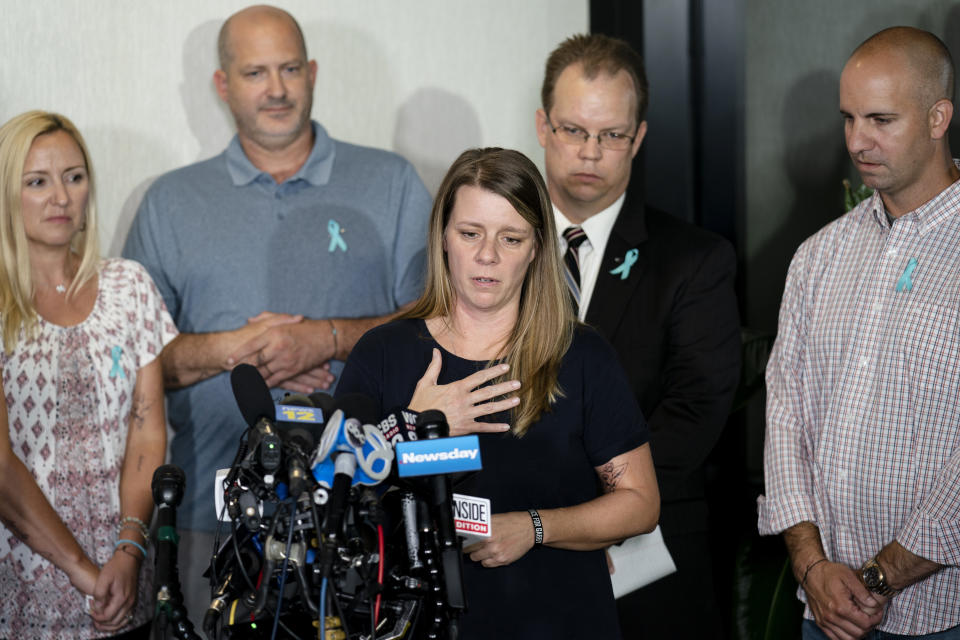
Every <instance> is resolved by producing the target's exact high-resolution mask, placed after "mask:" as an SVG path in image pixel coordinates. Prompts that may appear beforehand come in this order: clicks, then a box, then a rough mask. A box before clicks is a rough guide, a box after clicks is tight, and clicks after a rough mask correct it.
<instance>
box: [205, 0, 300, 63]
mask: <svg viewBox="0 0 960 640" xmlns="http://www.w3.org/2000/svg"><path fill="white" fill-rule="evenodd" d="M265 22H280V23H287V25H289V26H290V27H292V30H293V31H294V32H296V37H297V43H298V45H299V48H300V51H301V52H302V54H303V60H306V59H307V45H306V43H305V42H304V39H303V30H302V29H301V28H300V25H299V24H298V23H297V21H296V20H295V19H294V17H293V16H292V15H290V14H289V13H287V12H286V11H284V10H283V9H278V8H276V7H271V6H269V5H265V4H264V5H255V6H252V7H247V8H246V9H242V10H240V11H238V12H236V13H235V14H233V15H232V16H230V17H229V18H227V20H226V22H224V23H223V26H222V27H220V35H219V36H218V37H217V54H218V56H219V57H220V69H221V70H223V71H227V68H228V67H229V66H230V62H231V61H232V60H233V50H234V47H233V41H232V34H233V32H234V31H238V30H241V29H235V27H243V26H252V25H256V24H262V23H265Z"/></svg>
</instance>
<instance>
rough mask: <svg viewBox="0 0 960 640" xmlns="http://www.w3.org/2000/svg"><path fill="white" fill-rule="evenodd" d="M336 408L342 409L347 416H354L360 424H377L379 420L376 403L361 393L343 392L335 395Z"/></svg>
mask: <svg viewBox="0 0 960 640" xmlns="http://www.w3.org/2000/svg"><path fill="white" fill-rule="evenodd" d="M337 408H338V409H340V410H341V411H343V413H344V415H345V416H346V417H348V418H355V419H357V420H359V421H360V423H361V424H377V423H378V422H380V415H379V413H380V412H379V411H378V410H377V405H376V403H375V402H374V401H373V400H372V399H371V398H370V397H369V396H365V395H363V394H362V393H345V394H343V395H342V396H337Z"/></svg>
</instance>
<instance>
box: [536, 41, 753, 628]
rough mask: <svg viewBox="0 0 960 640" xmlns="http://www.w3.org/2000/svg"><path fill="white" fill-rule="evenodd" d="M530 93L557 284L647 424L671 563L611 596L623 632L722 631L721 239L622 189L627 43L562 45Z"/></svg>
mask: <svg viewBox="0 0 960 640" xmlns="http://www.w3.org/2000/svg"><path fill="white" fill-rule="evenodd" d="M542 100H543V108H542V109H538V110H537V115H536V122H537V137H538V138H539V140H540V145H541V146H542V147H543V148H544V153H545V165H546V174H547V187H548V189H549V191H550V197H551V200H552V201H553V205H554V214H555V216H556V219H557V228H558V229H559V230H561V231H563V237H562V238H561V250H563V251H564V252H565V262H566V263H567V265H568V274H567V275H568V284H570V286H571V291H572V292H573V294H574V298H576V299H578V300H579V307H580V308H579V316H580V319H581V320H584V321H585V322H587V323H588V324H591V325H593V326H594V327H596V328H597V329H598V330H599V331H600V332H601V333H602V334H603V335H604V336H605V337H606V338H607V339H608V340H609V341H610V342H611V343H612V344H613V345H614V347H615V348H616V349H617V352H618V353H619V355H620V361H621V364H622V365H623V367H624V369H626V371H627V374H628V376H629V377H630V381H631V384H632V386H633V389H634V393H635V394H636V397H637V401H638V402H639V404H640V407H641V409H643V413H644V415H645V416H646V417H647V420H648V421H649V423H650V428H651V431H652V434H651V447H652V453H653V459H654V464H655V466H656V470H657V478H658V481H659V484H660V498H661V510H660V526H661V530H662V532H663V536H664V540H665V542H666V546H667V548H668V549H669V552H670V555H671V556H672V558H673V561H674V563H675V564H676V566H677V572H676V573H673V574H671V575H669V576H667V577H665V578H662V579H660V580H658V581H656V582H654V583H652V584H650V585H648V586H646V587H643V588H641V589H639V590H638V591H634V592H633V593H631V594H629V595H627V596H624V597H623V598H621V599H620V600H619V601H618V605H619V610H620V623H621V627H622V630H623V635H624V637H625V638H631V639H632V638H686V637H690V638H694V637H695V638H716V637H722V630H721V627H720V617H719V612H718V611H717V606H716V599H715V594H714V587H713V582H712V578H711V557H710V552H709V539H708V535H707V504H706V499H705V495H704V494H705V487H704V483H705V481H704V469H703V467H704V462H705V460H706V458H707V455H708V454H709V453H710V451H711V449H712V448H713V446H714V444H715V443H716V442H717V439H718V438H719V436H720V432H721V430H722V429H723V425H724V424H725V422H726V417H727V412H728V411H729V409H730V404H731V402H732V399H733V393H734V389H735V387H736V384H737V380H738V377H739V371H740V333H739V320H738V316H737V303H736V297H735V294H734V289H733V281H734V271H735V266H736V264H735V263H736V261H735V256H734V252H733V249H732V247H731V246H730V244H729V243H728V242H726V241H725V240H723V239H722V238H720V237H719V236H716V235H714V234H712V233H710V232H708V231H705V230H703V229H700V228H699V227H696V226H693V225H691V224H688V223H686V222H683V221H681V220H679V219H677V218H674V217H672V216H669V215H667V214H665V213H661V212H659V211H656V210H653V209H651V208H649V207H645V206H644V204H643V196H642V194H640V193H630V194H627V193H626V191H627V184H628V183H629V181H630V168H631V162H632V160H633V157H634V156H635V155H636V154H637V151H639V150H640V145H641V143H642V142H643V137H644V135H645V134H646V131H647V123H646V121H645V120H644V116H645V113H646V107H647V82H646V74H645V72H644V68H643V63H642V60H641V59H640V56H639V55H637V53H636V52H635V51H633V50H632V49H631V48H630V46H629V45H628V44H627V43H625V42H623V41H620V40H616V39H614V38H609V37H606V36H602V35H579V36H573V37H571V38H569V39H567V40H566V41H564V42H563V43H561V44H560V46H559V47H558V48H557V49H556V50H555V51H554V52H553V53H551V54H550V57H549V58H548V60H547V64H546V72H545V77H544V82H543V89H542ZM654 161H655V159H654Z"/></svg>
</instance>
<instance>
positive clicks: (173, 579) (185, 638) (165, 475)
mask: <svg viewBox="0 0 960 640" xmlns="http://www.w3.org/2000/svg"><path fill="white" fill-rule="evenodd" d="M185 485H186V477H185V476H184V474H183V471H182V470H181V469H180V467H177V466H175V465H172V464H165V465H163V466H161V467H158V468H157V470H156V471H154V472H153V481H152V482H151V484H150V488H151V489H152V490H153V502H154V504H156V505H157V557H156V569H157V571H156V584H157V611H156V621H157V623H158V625H159V631H160V635H161V636H163V635H164V634H165V633H166V628H167V624H170V623H173V624H172V628H173V635H174V636H175V637H177V638H179V639H180V640H201V638H200V636H199V635H198V634H197V633H196V632H195V631H194V630H193V623H192V622H190V619H189V618H188V617H187V609H186V608H185V607H184V606H183V595H182V594H181V593H180V575H179V572H178V570H177V543H178V542H179V541H180V536H178V535H177V507H178V506H180V501H181V500H182V499H183V488H184V486H185Z"/></svg>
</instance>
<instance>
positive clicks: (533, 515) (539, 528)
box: [527, 509, 543, 547]
mask: <svg viewBox="0 0 960 640" xmlns="http://www.w3.org/2000/svg"><path fill="white" fill-rule="evenodd" d="M527 511H528V512H529V513H530V519H531V520H533V544H534V546H537V547H539V546H540V545H542V544H543V521H542V520H540V514H539V513H537V510H536V509H527Z"/></svg>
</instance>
